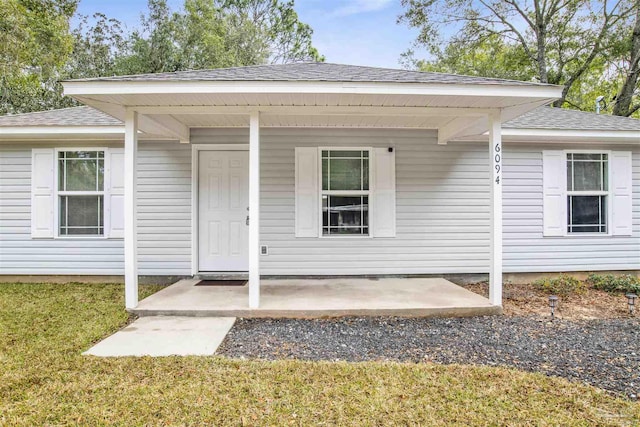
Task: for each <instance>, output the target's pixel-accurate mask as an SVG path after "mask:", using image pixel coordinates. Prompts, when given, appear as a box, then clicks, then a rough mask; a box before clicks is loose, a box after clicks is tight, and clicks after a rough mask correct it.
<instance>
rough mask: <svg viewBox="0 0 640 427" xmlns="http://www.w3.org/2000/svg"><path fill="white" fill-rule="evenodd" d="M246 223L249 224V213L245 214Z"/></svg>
mask: <svg viewBox="0 0 640 427" xmlns="http://www.w3.org/2000/svg"><path fill="white" fill-rule="evenodd" d="M246 224H247V225H249V215H247V221H246Z"/></svg>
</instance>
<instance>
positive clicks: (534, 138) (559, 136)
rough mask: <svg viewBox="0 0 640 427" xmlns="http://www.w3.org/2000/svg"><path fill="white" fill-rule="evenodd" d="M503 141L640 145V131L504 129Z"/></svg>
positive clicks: (482, 137) (485, 137)
mask: <svg viewBox="0 0 640 427" xmlns="http://www.w3.org/2000/svg"><path fill="white" fill-rule="evenodd" d="M487 138H488V135H487V134H483V135H480V136H479V137H478V136H476V137H467V138H460V139H459V141H469V140H474V139H475V140H478V139H481V140H485V139H487ZM502 139H503V140H504V141H507V142H524V143H526V142H530V143H536V144H556V143H567V144H632V145H640V130H614V129H611V130H581V129H538V128H503V129H502Z"/></svg>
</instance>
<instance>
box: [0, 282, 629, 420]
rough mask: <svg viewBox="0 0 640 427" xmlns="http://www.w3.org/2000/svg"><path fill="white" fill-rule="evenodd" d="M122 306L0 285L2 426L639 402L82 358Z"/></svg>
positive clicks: (617, 416) (505, 375)
mask: <svg viewBox="0 0 640 427" xmlns="http://www.w3.org/2000/svg"><path fill="white" fill-rule="evenodd" d="M154 290H156V288H153V287H143V290H142V293H143V294H149V293H151V292H153V291H154ZM123 305H124V303H123V288H122V286H119V285H80V284H68V285H55V284H50V285H49V284H0V425H38V426H44V425H68V424H73V425H104V424H109V425H126V426H136V425H163V426H164V425H301V426H308V425H354V426H366V425H398V424H400V425H429V424H439V425H441V424H444V423H447V424H459V425H470V424H471V425H485V424H493V425H495V424H500V425H519V424H523V423H526V422H527V421H530V422H531V421H533V422H534V423H535V424H537V425H635V424H637V423H640V404H638V403H634V402H629V401H626V400H624V399H619V398H615V397H612V396H610V395H608V394H607V393H605V392H603V391H601V390H598V389H596V388H593V387H589V386H583V385H579V384H575V383H570V382H568V381H565V380H562V379H557V378H547V377H545V376H544V375H537V374H530V373H523V372H519V371H515V370H509V369H501V368H487V367H472V366H459V365H457V366H455V365H454V366H441V365H435V364H418V365H415V364H399V363H355V364H351V363H328V362H322V363H311V362H298V361H279V362H261V361H237V360H227V359H223V358H219V357H167V358H155V359H152V358H115V359H99V358H95V357H86V356H81V355H80V353H81V352H82V351H84V350H86V349H87V348H89V347H90V346H91V344H92V343H94V342H95V341H97V340H99V339H101V338H102V337H105V336H107V335H108V334H110V333H112V332H114V331H116V330H117V329H118V328H120V327H121V326H122V325H123V324H125V323H126V322H127V317H128V316H127V314H126V313H125V311H124V309H123Z"/></svg>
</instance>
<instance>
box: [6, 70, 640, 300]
mask: <svg viewBox="0 0 640 427" xmlns="http://www.w3.org/2000/svg"><path fill="white" fill-rule="evenodd" d="M64 88H65V93H66V94H67V95H68V96H71V97H73V98H74V99H76V100H78V101H80V102H81V103H83V104H86V106H83V107H77V108H69V109H62V110H56V111H47V112H39V113H30V114H20V115H14V116H5V117H0V275H5V276H7V275H12V276H15V275H47V276H50V275H123V274H124V276H125V285H126V286H125V288H126V305H127V307H128V308H134V307H136V305H137V304H138V301H137V286H138V276H139V275H153V276H158V275H166V276H195V275H199V274H203V273H205V274H212V273H222V272H248V274H249V302H250V306H251V307H257V306H258V305H259V293H260V276H261V275H262V276H308V275H314V276H316V275H319V276H333V275H340V276H351V275H414V274H415V275H446V274H467V273H489V275H490V282H491V284H490V289H491V296H490V300H491V303H492V304H494V305H501V301H502V297H501V292H502V274H503V272H508V273H525V272H534V273H535V272H565V271H596V270H615V271H622V270H635V271H637V270H640V121H638V120H634V119H628V118H621V117H613V116H606V115H596V114H591V113H582V112H576V111H569V110H561V109H553V108H550V107H546V106H545V105H547V104H549V103H550V102H552V101H553V100H554V99H556V98H557V97H558V96H559V95H560V93H561V88H560V87H558V86H553V85H546V84H537V83H530V82H520V81H508V80H499V79H489V78H480V77H468V76H459V75H448V74H438V73H421V72H414V71H403V70H389V69H380V68H371V67H358V66H348V65H337V64H328V63H299V64H288V65H264V66H255V67H241V68H229V69H218V70H204V71H184V72H176V73H163V74H150V75H134V76H122V77H106V78H97V79H84V80H74V81H68V82H64Z"/></svg>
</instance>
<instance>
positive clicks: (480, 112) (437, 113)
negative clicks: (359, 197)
mask: <svg viewBox="0 0 640 427" xmlns="http://www.w3.org/2000/svg"><path fill="white" fill-rule="evenodd" d="M133 108H135V110H136V111H138V112H139V113H141V114H151V115H154V114H158V115H160V114H176V115H180V114H195V115H201V114H202V115H204V114H227V115H247V114H251V112H252V111H255V109H256V108H257V107H255V106H207V105H202V106H191V105H189V106H179V105H178V106H136V107H133ZM491 111H492V109H490V108H459V107H451V108H447V107H383V106H365V105H363V106H339V105H336V106H324V105H322V106H314V105H304V106H303V105H298V106H280V105H271V106H269V105H266V106H260V114H261V115H262V116H267V115H289V116H306V115H325V116H344V115H353V116H379V115H385V116H411V117H451V116H455V117H478V118H481V117H485V116H486V115H487V114H489V113H490V112H491Z"/></svg>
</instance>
